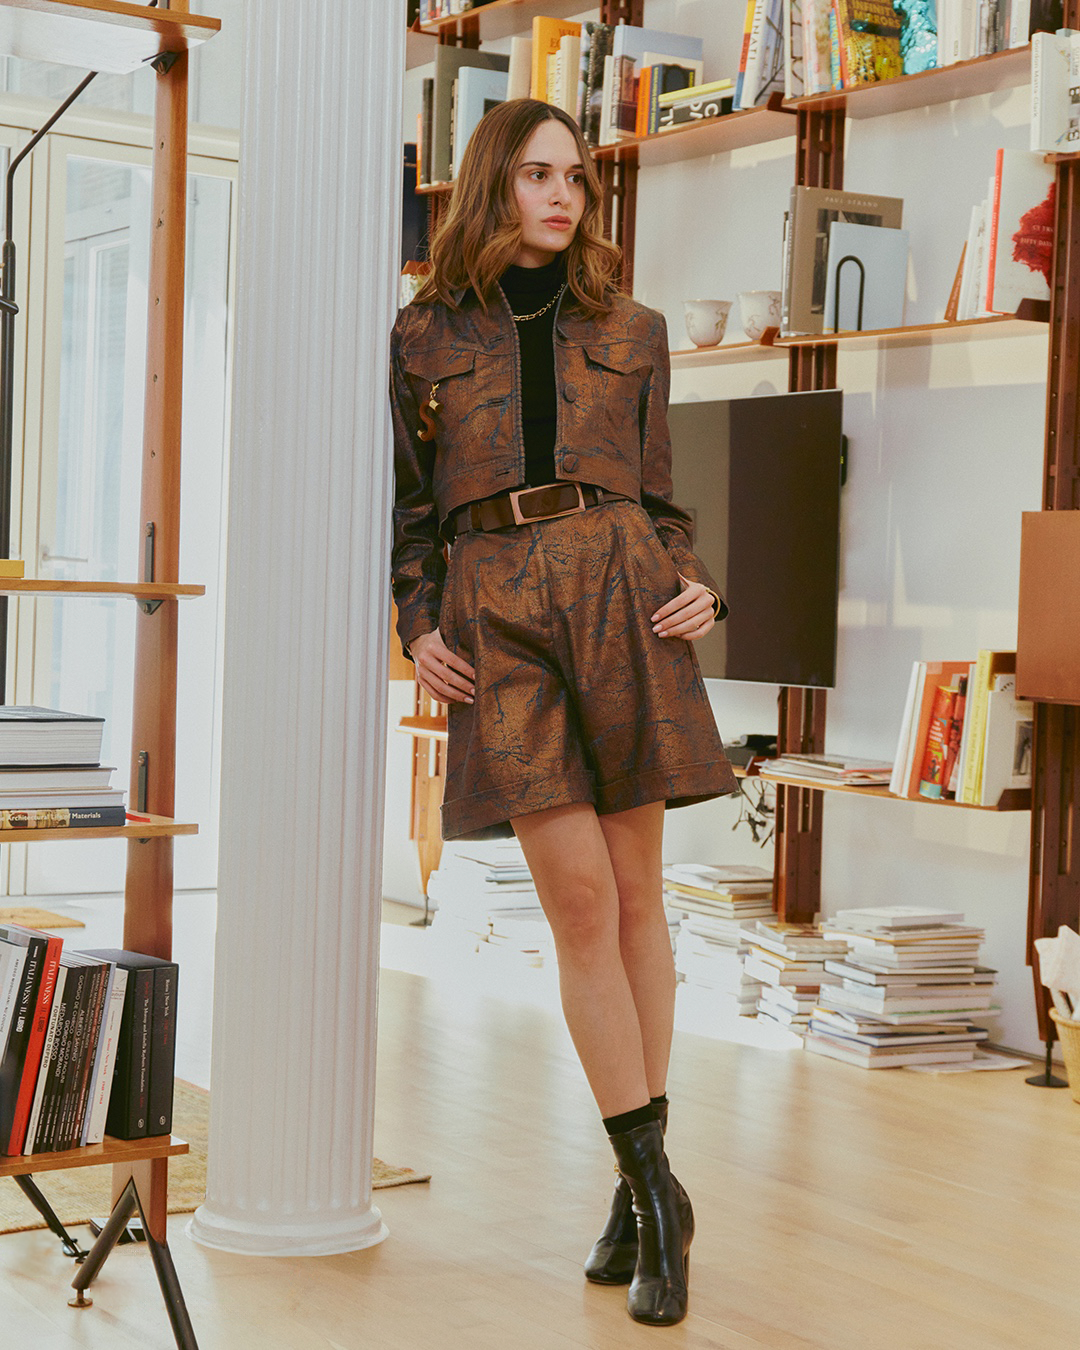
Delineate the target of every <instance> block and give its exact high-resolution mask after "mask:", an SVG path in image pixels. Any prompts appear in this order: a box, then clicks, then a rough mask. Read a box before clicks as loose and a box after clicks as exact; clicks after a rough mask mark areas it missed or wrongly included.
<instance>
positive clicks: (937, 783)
mask: <svg viewBox="0 0 1080 1350" xmlns="http://www.w3.org/2000/svg"><path fill="white" fill-rule="evenodd" d="M960 678H961V679H964V678H966V677H965V676H961V677H960ZM956 696H957V690H956V689H955V688H953V687H952V686H951V685H947V684H939V685H938V686H937V688H936V689H935V691H934V703H933V707H932V709H931V712H930V727H929V729H928V731H927V733H926V748H925V750H924V751H923V761H922V767H921V769H920V770H919V796H920V797H930V798H941V797H942V796H944V793H945V785H946V777H945V760H946V756H947V755H948V749H949V741H950V739H951V737H952V725H953V713H954V711H955V708H956Z"/></svg>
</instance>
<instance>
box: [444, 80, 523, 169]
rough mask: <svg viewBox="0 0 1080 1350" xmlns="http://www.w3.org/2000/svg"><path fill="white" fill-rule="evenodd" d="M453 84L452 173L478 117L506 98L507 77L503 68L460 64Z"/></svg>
mask: <svg viewBox="0 0 1080 1350" xmlns="http://www.w3.org/2000/svg"><path fill="white" fill-rule="evenodd" d="M454 84H455V91H456V92H455V101H454V153H453V162H452V164H451V172H452V176H453V177H454V178H456V177H457V176H458V174H459V173H460V171H461V161H462V158H463V156H464V154H465V148H466V146H467V145H468V144H469V141H470V139H471V138H472V134H473V132H474V131H475V130H476V128H477V126H478V125H479V124H480V120H481V118H482V117H483V116H484V114H485V113H487V112H490V111H491V109H492V108H494V107H496V106H497V105H498V104H500V103H504V102H505V101H506V90H507V87H508V84H509V76H508V74H507V72H506V71H505V70H485V69H484V68H483V67H482V66H463V67H462V69H461V73H460V74H459V75H458V77H457V80H456V81H455V82H454Z"/></svg>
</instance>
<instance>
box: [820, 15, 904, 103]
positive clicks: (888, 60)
mask: <svg viewBox="0 0 1080 1350" xmlns="http://www.w3.org/2000/svg"><path fill="white" fill-rule="evenodd" d="M836 15H837V27H838V40H839V46H840V73H841V80H842V82H843V87H844V88H845V89H848V88H851V87H852V86H853V85H859V84H873V83H876V82H877V81H878V80H891V79H894V78H895V77H896V76H897V75H902V74H903V73H904V63H903V60H902V58H901V55H900V15H899V13H898V12H897V10H896V8H895V7H894V5H893V4H892V0H836Z"/></svg>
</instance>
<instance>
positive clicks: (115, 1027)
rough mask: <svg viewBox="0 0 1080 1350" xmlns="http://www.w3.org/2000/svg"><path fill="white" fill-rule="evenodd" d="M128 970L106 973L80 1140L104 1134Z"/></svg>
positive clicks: (115, 968)
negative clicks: (99, 1029) (105, 988)
mask: <svg viewBox="0 0 1080 1350" xmlns="http://www.w3.org/2000/svg"><path fill="white" fill-rule="evenodd" d="M127 982H128V972H127V971H126V970H123V969H121V967H120V966H116V965H114V966H113V968H112V971H111V972H110V975H109V989H108V995H107V997H108V1002H107V1003H106V1004H105V1015H104V1017H102V1019H101V1033H100V1035H99V1036H98V1044H97V1053H96V1056H95V1059H94V1067H93V1070H92V1071H91V1074H90V1084H91V1092H92V1095H91V1097H90V1105H89V1107H88V1108H87V1111H86V1120H85V1122H84V1123H83V1133H82V1142H83V1144H100V1143H101V1141H102V1139H104V1138H105V1119H106V1117H107V1116H108V1114H109V1096H110V1094H111V1091H112V1081H113V1069H114V1068H115V1067H116V1052H117V1047H118V1045H119V1042H120V1020H121V1018H122V1017H123V1014H124V995H125V993H126V992H127Z"/></svg>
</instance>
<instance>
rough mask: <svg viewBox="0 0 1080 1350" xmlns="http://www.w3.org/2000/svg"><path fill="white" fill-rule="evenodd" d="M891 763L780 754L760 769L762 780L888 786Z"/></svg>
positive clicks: (890, 761) (851, 758)
mask: <svg viewBox="0 0 1080 1350" xmlns="http://www.w3.org/2000/svg"><path fill="white" fill-rule="evenodd" d="M892 771H893V766H892V760H889V761H888V762H886V761H885V760H883V759H856V758H855V756H854V755H779V756H777V758H776V759H770V760H767V761H766V762H765V763H764V764H762V766H761V768H760V769H759V770H758V772H759V773H760V775H761V777H762V778H799V779H802V780H804V781H805V782H807V783H810V784H816V785H819V786H820V785H824V784H826V783H832V784H834V785H836V786H843V785H845V784H846V785H847V786H849V787H887V786H888V784H889V779H890V777H891V776H892Z"/></svg>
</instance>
